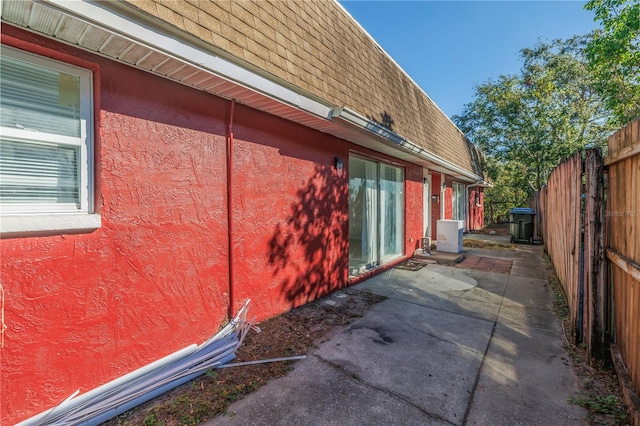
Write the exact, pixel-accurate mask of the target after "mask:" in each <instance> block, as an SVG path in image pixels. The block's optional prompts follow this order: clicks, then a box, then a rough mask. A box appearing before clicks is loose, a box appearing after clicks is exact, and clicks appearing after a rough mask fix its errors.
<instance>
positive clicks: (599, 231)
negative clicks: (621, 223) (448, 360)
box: [584, 149, 609, 365]
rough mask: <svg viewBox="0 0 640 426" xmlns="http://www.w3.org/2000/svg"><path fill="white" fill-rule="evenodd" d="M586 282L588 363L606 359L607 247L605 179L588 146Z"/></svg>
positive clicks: (596, 154) (598, 156)
mask: <svg viewBox="0 0 640 426" xmlns="http://www.w3.org/2000/svg"><path fill="white" fill-rule="evenodd" d="M584 173H585V205H584V245H585V259H584V284H585V292H587V293H588V297H587V300H588V304H587V306H585V308H586V311H587V330H584V336H585V341H586V343H587V355H588V358H589V363H590V364H592V365H594V364H595V363H601V362H603V361H606V360H607V358H608V357H607V345H606V340H607V339H606V325H605V324H606V318H607V301H608V299H609V297H608V294H607V291H606V281H605V280H606V278H605V277H606V275H605V263H604V262H605V250H604V226H603V224H604V189H603V185H604V179H603V159H602V154H601V152H600V150H599V149H589V150H587V151H586V157H585V171H584Z"/></svg>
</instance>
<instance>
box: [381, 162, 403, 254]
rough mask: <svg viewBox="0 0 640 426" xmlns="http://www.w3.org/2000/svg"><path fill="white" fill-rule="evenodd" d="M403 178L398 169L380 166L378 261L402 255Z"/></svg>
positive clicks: (401, 172)
mask: <svg viewBox="0 0 640 426" xmlns="http://www.w3.org/2000/svg"><path fill="white" fill-rule="evenodd" d="M403 236H404V176H403V171H402V169H401V168H399V167H394V166H389V165H386V164H380V249H381V250H380V260H381V261H382V262H383V263H384V262H387V261H389V260H391V259H393V258H395V257H398V256H401V255H402V253H403V251H404V250H403V248H404V247H403V246H404V244H403Z"/></svg>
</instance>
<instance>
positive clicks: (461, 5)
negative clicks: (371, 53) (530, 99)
mask: <svg viewBox="0 0 640 426" xmlns="http://www.w3.org/2000/svg"><path fill="white" fill-rule="evenodd" d="M340 2H341V4H342V5H343V7H344V8H345V9H347V11H349V13H350V14H351V16H353V17H354V18H355V19H356V21H358V22H359V23H360V25H362V27H364V29H365V30H367V32H368V33H369V34H370V35H371V36H372V37H373V38H374V39H375V40H376V41H377V42H378V44H380V46H382V48H383V49H384V50H385V51H386V52H387V53H388V54H389V55H391V57H392V58H393V59H394V60H395V61H396V62H397V63H398V64H399V65H400V66H401V67H402V68H403V69H404V70H405V71H406V72H407V73H408V74H409V75H410V76H411V78H413V80H414V81H415V82H416V83H418V85H419V86H420V87H422V89H423V90H424V91H425V92H427V94H428V95H429V96H430V97H431V99H433V100H434V101H435V103H436V104H438V106H439V107H440V109H442V110H443V111H444V113H445V114H447V115H448V116H449V117H451V116H452V115H455V114H460V113H461V112H462V108H463V107H464V105H465V104H467V103H469V102H471V101H472V99H473V93H474V90H473V87H474V86H475V85H478V84H481V83H484V82H486V81H487V80H489V79H491V78H495V77H498V76H499V75H501V74H515V73H518V71H519V69H520V66H521V62H520V60H519V57H518V52H519V50H520V49H522V48H524V47H533V46H534V45H535V44H536V43H537V42H538V40H543V41H552V40H554V39H557V38H568V37H571V36H573V35H576V34H586V33H588V32H590V31H591V30H593V29H595V28H597V27H598V24H597V23H595V22H594V21H593V12H591V11H587V10H584V9H583V6H584V4H585V2H582V1H371V0H340Z"/></svg>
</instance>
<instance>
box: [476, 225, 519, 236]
mask: <svg viewBox="0 0 640 426" xmlns="http://www.w3.org/2000/svg"><path fill="white" fill-rule="evenodd" d="M471 233H472V234H484V235H503V236H504V235H507V236H508V235H511V232H510V230H509V224H508V223H490V224H489V225H485V226H483V227H482V228H480V229H478V230H474V231H472V232H471Z"/></svg>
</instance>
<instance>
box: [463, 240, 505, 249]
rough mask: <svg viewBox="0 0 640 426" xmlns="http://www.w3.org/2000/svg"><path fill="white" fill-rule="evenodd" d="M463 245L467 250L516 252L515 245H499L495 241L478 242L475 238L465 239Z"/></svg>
mask: <svg viewBox="0 0 640 426" xmlns="http://www.w3.org/2000/svg"><path fill="white" fill-rule="evenodd" d="M462 245H463V246H464V247H465V248H481V249H489V250H515V249H516V246H515V245H513V244H505V243H498V242H494V241H484V240H476V239H475V238H465V239H464V241H463V243H462Z"/></svg>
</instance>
